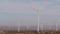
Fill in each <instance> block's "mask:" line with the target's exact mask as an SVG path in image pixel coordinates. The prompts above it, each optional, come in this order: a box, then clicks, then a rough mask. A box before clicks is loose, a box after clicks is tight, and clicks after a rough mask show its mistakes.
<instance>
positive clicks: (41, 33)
mask: <svg viewBox="0 0 60 34" xmlns="http://www.w3.org/2000/svg"><path fill="white" fill-rule="evenodd" d="M0 34H60V32H39V33H38V32H0Z"/></svg>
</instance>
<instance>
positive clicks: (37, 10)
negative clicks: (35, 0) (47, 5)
mask: <svg viewBox="0 0 60 34" xmlns="http://www.w3.org/2000/svg"><path fill="white" fill-rule="evenodd" d="M34 10H36V13H37V32H38V33H39V9H36V8H34Z"/></svg>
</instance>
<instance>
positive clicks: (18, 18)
mask: <svg viewBox="0 0 60 34" xmlns="http://www.w3.org/2000/svg"><path fill="white" fill-rule="evenodd" d="M17 25H18V32H20V19H19V17H18V24H17Z"/></svg>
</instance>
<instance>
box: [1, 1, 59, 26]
mask: <svg viewBox="0 0 60 34" xmlns="http://www.w3.org/2000/svg"><path fill="white" fill-rule="evenodd" d="M35 8H39V17H40V18H39V19H40V20H39V21H40V25H41V24H44V25H55V24H56V23H57V24H58V25H59V24H60V0H0V25H7V26H17V24H18V23H20V25H37V12H36V10H35Z"/></svg>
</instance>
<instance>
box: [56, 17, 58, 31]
mask: <svg viewBox="0 0 60 34" xmlns="http://www.w3.org/2000/svg"><path fill="white" fill-rule="evenodd" d="M57 22H58V19H57V17H56V31H58V26H57Z"/></svg>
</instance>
